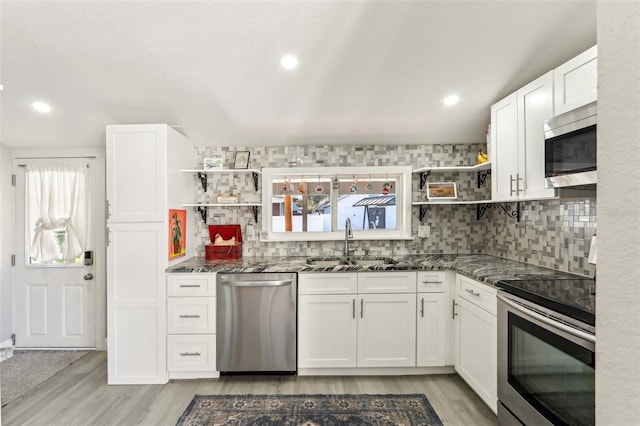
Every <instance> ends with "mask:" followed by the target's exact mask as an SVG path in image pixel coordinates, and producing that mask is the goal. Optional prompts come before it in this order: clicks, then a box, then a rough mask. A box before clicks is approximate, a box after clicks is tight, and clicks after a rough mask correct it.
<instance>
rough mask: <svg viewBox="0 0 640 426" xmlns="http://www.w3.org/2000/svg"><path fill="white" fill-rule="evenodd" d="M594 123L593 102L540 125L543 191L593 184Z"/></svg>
mask: <svg viewBox="0 0 640 426" xmlns="http://www.w3.org/2000/svg"><path fill="white" fill-rule="evenodd" d="M596 122H597V106H596V102H592V103H590V104H587V105H585V106H582V107H580V108H576V109H574V110H572V111H568V112H566V113H564V114H560V115H557V116H555V117H553V118H551V119H549V120H546V121H545V122H544V139H545V141H544V154H545V155H544V156H545V164H544V175H545V186H546V187H547V188H561V187H568V186H579V185H580V186H581V185H591V184H595V183H597V171H596V170H597V162H596Z"/></svg>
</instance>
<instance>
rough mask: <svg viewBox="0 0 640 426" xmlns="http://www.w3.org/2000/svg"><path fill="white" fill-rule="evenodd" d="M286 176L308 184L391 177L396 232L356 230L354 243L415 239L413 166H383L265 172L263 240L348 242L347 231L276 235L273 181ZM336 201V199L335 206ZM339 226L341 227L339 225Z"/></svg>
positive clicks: (312, 168)
mask: <svg viewBox="0 0 640 426" xmlns="http://www.w3.org/2000/svg"><path fill="white" fill-rule="evenodd" d="M284 176H287V177H290V178H299V177H302V176H304V177H305V179H307V180H308V181H310V182H311V181H313V180H314V178H315V179H317V178H318V176H320V177H339V178H344V177H352V176H355V178H356V179H357V178H361V179H365V178H368V177H381V176H389V177H394V178H396V179H397V180H396V226H397V229H394V230H371V229H368V230H366V231H362V230H360V231H354V232H353V236H354V238H353V239H354V240H363V241H366V240H412V239H413V237H412V236H411V195H412V189H411V179H412V169H411V167H410V166H382V167H295V168H289V167H284V168H263V169H262V232H261V233H260V241H264V242H269V241H338V240H344V231H330V232H272V231H271V229H270V225H271V218H272V209H271V201H272V197H273V179H274V178H275V179H281V178H283V177H284ZM334 202H335V201H334V200H332V204H333V203H334ZM338 225H339V224H338Z"/></svg>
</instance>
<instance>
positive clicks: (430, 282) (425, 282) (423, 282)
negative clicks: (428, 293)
mask: <svg viewBox="0 0 640 426" xmlns="http://www.w3.org/2000/svg"><path fill="white" fill-rule="evenodd" d="M442 283H443V282H442V281H422V284H442Z"/></svg>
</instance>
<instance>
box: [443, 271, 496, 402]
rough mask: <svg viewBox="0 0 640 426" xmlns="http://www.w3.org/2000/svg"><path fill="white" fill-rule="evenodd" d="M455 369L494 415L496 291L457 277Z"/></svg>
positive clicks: (459, 276)
mask: <svg viewBox="0 0 640 426" xmlns="http://www.w3.org/2000/svg"><path fill="white" fill-rule="evenodd" d="M456 290H457V293H456V299H455V301H456V304H455V307H454V309H455V311H454V316H455V369H456V372H457V373H458V374H459V375H460V376H461V377H462V378H463V379H464V380H465V381H466V382H467V384H468V385H469V386H470V387H471V388H472V389H473V390H474V391H475V392H476V393H477V394H478V396H480V398H482V400H483V401H484V402H485V403H486V404H487V405H488V406H489V407H490V408H491V409H492V410H493V412H494V413H497V401H498V397H497V383H498V373H497V362H498V361H497V334H498V332H497V320H496V308H497V301H496V290H495V289H493V288H490V287H488V286H487V285H484V284H482V283H478V282H476V281H474V280H471V279H469V278H466V277H463V276H461V275H457V277H456Z"/></svg>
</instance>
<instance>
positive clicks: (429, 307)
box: [416, 293, 448, 367]
mask: <svg viewBox="0 0 640 426" xmlns="http://www.w3.org/2000/svg"><path fill="white" fill-rule="evenodd" d="M416 302H417V304H418V306H417V310H418V322H417V335H416V345H417V348H416V358H417V359H416V365H417V366H418V367H436V366H443V365H445V362H444V356H445V348H446V323H447V321H448V317H447V315H446V309H445V307H446V304H447V295H446V294H445V293H419V294H418V299H417V301H416Z"/></svg>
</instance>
